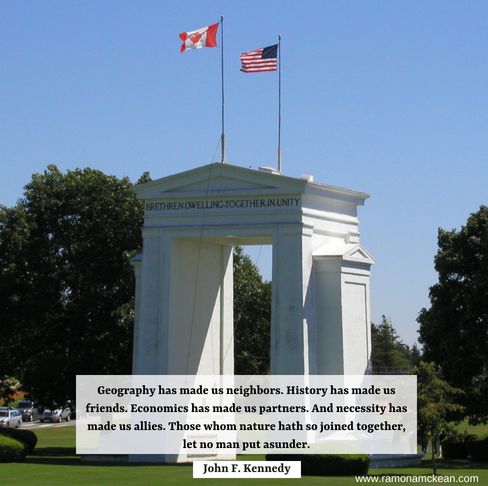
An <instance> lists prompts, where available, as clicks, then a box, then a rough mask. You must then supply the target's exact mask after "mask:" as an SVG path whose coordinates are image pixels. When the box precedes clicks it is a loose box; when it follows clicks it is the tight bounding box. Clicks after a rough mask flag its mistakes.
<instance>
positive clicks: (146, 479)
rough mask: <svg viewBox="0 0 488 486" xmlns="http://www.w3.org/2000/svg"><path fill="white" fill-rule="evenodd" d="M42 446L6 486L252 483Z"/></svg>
mask: <svg viewBox="0 0 488 486" xmlns="http://www.w3.org/2000/svg"><path fill="white" fill-rule="evenodd" d="M35 432H36V434H37V436H38V439H39V442H38V444H37V447H36V450H35V451H34V454H33V455H31V456H28V457H27V459H26V461H25V462H23V463H9V464H0V478H1V483H2V484H22V483H26V484H29V485H34V486H37V485H49V486H51V485H53V486H55V485H65V484H70V485H71V484H74V485H77V484H85V485H96V486H98V485H139V484H141V485H144V486H145V485H161V484H163V485H164V484H167V485H184V484H196V483H197V482H200V481H204V484H205V485H209V486H211V485H214V484H216V485H226V484H229V483H230V482H232V485H234V484H235V485H237V486H239V485H247V486H248V485H249V484H250V482H252V481H249V479H233V480H229V479H205V480H199V479H192V467H191V465H181V466H180V465H134V464H131V465H127V464H123V465H120V464H118V465H113V464H96V465H95V464H86V463H82V462H81V461H80V459H79V457H78V456H76V454H75V448H74V444H75V428H74V427H72V426H68V427H53V428H51V427H46V428H43V429H38V430H36V431H35ZM239 459H241V460H262V459H263V457H262V456H248V455H246V456H240V457H239ZM439 473H440V474H443V475H455V476H460V475H478V476H479V483H478V484H488V464H484V465H482V464H471V463H468V462H467V461H456V462H450V463H445V462H443V461H440V462H439ZM370 474H375V475H378V474H379V475H393V474H396V475H411V474H416V475H430V474H431V470H430V468H429V465H428V463H425V464H424V465H423V466H421V467H418V468H405V469H395V470H391V469H390V470H387V469H374V470H371V471H370ZM255 481H256V482H259V484H260V485H263V486H267V485H273V486H276V485H277V484H281V482H282V481H279V480H276V479H268V480H266V479H256V480H255ZM285 484H291V485H292V484H300V485H301V486H315V485H317V486H318V485H324V484H326V485H327V486H336V485H337V486H342V485H344V486H346V485H352V484H356V483H355V481H354V478H353V477H340V478H333V477H329V478H324V477H311V476H307V477H303V478H302V479H287V480H286V483H285Z"/></svg>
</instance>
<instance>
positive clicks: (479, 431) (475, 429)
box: [457, 420, 488, 437]
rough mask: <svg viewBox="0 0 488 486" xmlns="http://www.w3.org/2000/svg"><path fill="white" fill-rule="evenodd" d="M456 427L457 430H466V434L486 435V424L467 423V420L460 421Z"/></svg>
mask: <svg viewBox="0 0 488 486" xmlns="http://www.w3.org/2000/svg"><path fill="white" fill-rule="evenodd" d="M457 429H458V430H459V432H467V433H468V434H473V435H477V436H479V437H485V436H488V424H479V425H469V424H468V421H467V420H464V421H463V422H461V423H460V424H459V425H458V426H457Z"/></svg>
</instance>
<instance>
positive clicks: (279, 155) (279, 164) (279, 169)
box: [278, 35, 281, 173]
mask: <svg viewBox="0 0 488 486" xmlns="http://www.w3.org/2000/svg"><path fill="white" fill-rule="evenodd" d="M278 172H280V173H281V35H279V36H278Z"/></svg>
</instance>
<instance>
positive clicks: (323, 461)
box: [266, 454, 369, 476]
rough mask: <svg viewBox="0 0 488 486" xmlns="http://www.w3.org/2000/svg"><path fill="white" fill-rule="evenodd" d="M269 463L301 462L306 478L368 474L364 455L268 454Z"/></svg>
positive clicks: (366, 460) (366, 458) (367, 458)
mask: <svg viewBox="0 0 488 486" xmlns="http://www.w3.org/2000/svg"><path fill="white" fill-rule="evenodd" d="M266 460H267V461H300V462H301V463H302V474H303V475H304V476H359V475H364V474H367V473H368V468H369V457H368V456H366V455H362V454H355V455H353V454H268V455H267V456H266Z"/></svg>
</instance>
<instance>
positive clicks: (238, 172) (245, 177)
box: [134, 162, 370, 201]
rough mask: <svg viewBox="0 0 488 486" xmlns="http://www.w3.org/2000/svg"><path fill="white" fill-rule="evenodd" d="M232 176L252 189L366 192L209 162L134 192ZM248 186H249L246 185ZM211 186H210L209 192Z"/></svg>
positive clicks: (170, 189)
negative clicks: (253, 186) (251, 184)
mask: <svg viewBox="0 0 488 486" xmlns="http://www.w3.org/2000/svg"><path fill="white" fill-rule="evenodd" d="M218 178H220V179H223V178H226V179H227V180H229V178H230V179H232V180H234V181H242V182H245V183H248V184H250V183H252V182H254V183H256V188H259V187H260V186H261V187H262V188H263V189H265V188H275V189H280V188H282V189H285V190H287V191H290V190H291V189H295V190H297V191H299V192H302V193H304V192H307V193H315V194H317V195H322V196H327V193H333V194H336V195H343V196H348V197H352V198H355V199H359V200H361V201H364V200H365V199H367V198H369V197H370V195H369V194H368V193H365V192H361V191H356V190H353V189H346V188H343V187H337V186H333V185H330V184H324V183H321V182H315V181H313V182H311V181H309V180H307V179H306V178H298V177H290V176H286V175H283V174H279V173H277V172H271V171H268V170H260V169H251V168H247V167H241V166H237V165H231V164H229V163H221V162H213V163H211V164H207V165H202V166H200V167H196V168H194V169H189V170H186V171H183V172H178V173H176V174H172V175H169V176H165V177H162V178H160V179H155V180H152V181H150V182H145V183H142V184H136V185H135V186H134V191H135V192H136V193H137V195H138V196H139V197H141V198H143V199H144V198H147V197H149V198H153V197H155V194H154V190H155V189H163V192H164V193H165V195H168V193H173V194H174V195H176V193H178V192H179V190H181V189H183V188H185V189H186V188H189V187H192V186H193V187H194V188H195V191H196V190H198V188H200V190H202V189H203V188H204V187H203V186H204V183H205V180H207V181H210V180H212V179H218ZM250 187H251V186H250ZM214 190H215V189H214V188H211V189H210V192H213V191H214Z"/></svg>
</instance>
